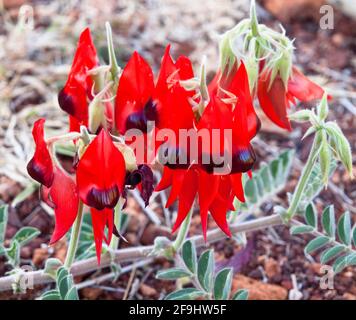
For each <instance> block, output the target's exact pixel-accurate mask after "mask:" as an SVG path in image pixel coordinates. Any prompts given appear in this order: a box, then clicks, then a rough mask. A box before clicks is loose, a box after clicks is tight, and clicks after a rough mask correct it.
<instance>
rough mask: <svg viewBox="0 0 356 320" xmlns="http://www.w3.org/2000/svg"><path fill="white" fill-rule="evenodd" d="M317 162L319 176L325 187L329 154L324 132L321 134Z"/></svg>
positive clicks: (329, 159) (328, 168)
mask: <svg viewBox="0 0 356 320" xmlns="http://www.w3.org/2000/svg"><path fill="white" fill-rule="evenodd" d="M319 162H320V169H321V174H322V177H323V183H324V186H325V187H326V186H327V184H328V180H329V173H330V163H331V154H330V148H329V145H328V141H327V137H326V133H325V132H323V135H322V142H321V146H320V153H319Z"/></svg>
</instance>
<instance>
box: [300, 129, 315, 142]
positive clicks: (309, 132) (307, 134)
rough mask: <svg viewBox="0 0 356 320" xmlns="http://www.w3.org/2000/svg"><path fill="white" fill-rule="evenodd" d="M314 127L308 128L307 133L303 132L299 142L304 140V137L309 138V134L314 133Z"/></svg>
mask: <svg viewBox="0 0 356 320" xmlns="http://www.w3.org/2000/svg"><path fill="white" fill-rule="evenodd" d="M315 131H316V129H315V127H309V128H308V130H307V131H305V133H304V135H303V137H302V139H301V140H304V139H305V138H306V137H309V136H310V135H311V134H313V133H315Z"/></svg>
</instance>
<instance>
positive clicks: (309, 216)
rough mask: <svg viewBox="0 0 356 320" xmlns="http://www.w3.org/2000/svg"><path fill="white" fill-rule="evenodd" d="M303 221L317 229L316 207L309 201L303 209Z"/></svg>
mask: <svg viewBox="0 0 356 320" xmlns="http://www.w3.org/2000/svg"><path fill="white" fill-rule="evenodd" d="M304 218H305V221H306V222H307V224H308V225H310V226H312V227H313V228H315V229H317V227H318V214H317V212H316V208H315V206H314V204H313V203H312V202H311V203H309V204H308V206H307V208H306V209H305V214H304Z"/></svg>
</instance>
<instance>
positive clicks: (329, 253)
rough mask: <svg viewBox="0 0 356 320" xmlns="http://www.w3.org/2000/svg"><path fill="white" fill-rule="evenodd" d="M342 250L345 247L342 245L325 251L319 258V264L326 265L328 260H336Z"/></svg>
mask: <svg viewBox="0 0 356 320" xmlns="http://www.w3.org/2000/svg"><path fill="white" fill-rule="evenodd" d="M344 250H345V247H344V246H343V245H336V246H334V247H332V248H329V249H326V250H325V251H324V252H323V253H322V254H321V256H320V263H321V264H327V263H328V262H329V261H330V260H332V259H334V258H336V257H337V256H338V255H339V254H340V253H341V252H343V251H344Z"/></svg>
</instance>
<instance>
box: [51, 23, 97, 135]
mask: <svg viewBox="0 0 356 320" xmlns="http://www.w3.org/2000/svg"><path fill="white" fill-rule="evenodd" d="M98 64H99V59H98V57H97V53H96V49H95V46H94V44H93V40H92V38H91V34H90V30H89V28H86V29H85V30H84V31H83V32H82V33H81V35H80V37H79V41H78V45H77V49H76V52H75V55H74V59H73V62H72V67H71V69H70V72H69V75H68V79H67V82H66V83H65V86H64V88H63V89H62V90H61V91H60V92H59V94H58V102H59V106H60V107H61V109H62V110H64V111H65V112H67V113H68V114H69V121H70V131H79V127H80V125H85V126H87V125H88V105H89V100H91V99H92V98H93V97H92V94H91V92H92V87H93V81H92V79H91V77H90V76H89V75H88V71H89V70H91V69H93V68H95V67H96V66H98Z"/></svg>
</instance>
